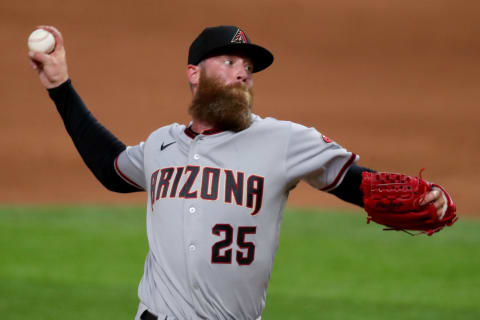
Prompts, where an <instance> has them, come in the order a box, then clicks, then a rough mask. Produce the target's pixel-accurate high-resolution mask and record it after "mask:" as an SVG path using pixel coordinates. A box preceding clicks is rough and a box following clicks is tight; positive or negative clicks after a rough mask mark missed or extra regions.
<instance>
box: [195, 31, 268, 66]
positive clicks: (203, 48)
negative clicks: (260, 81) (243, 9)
mask: <svg viewBox="0 0 480 320" xmlns="http://www.w3.org/2000/svg"><path fill="white" fill-rule="evenodd" d="M235 52H237V53H242V54H244V55H246V56H247V57H248V58H250V59H251V60H252V63H253V72H259V71H262V70H263V69H266V68H268V67H269V66H270V65H271V64H272V63H273V55H272V54H271V53H270V51H268V50H267V49H265V48H263V47H261V46H259V45H256V44H253V43H251V42H250V39H249V38H248V37H247V35H246V33H245V32H243V31H242V30H241V29H240V28H239V27H236V26H218V27H210V28H205V29H204V30H203V31H202V32H201V33H200V34H199V35H198V37H197V38H196V39H195V40H193V42H192V44H191V45H190V49H189V50H188V64H193V65H198V64H199V63H200V62H201V61H202V60H204V59H206V58H209V57H212V56H215V55H220V54H229V53H235Z"/></svg>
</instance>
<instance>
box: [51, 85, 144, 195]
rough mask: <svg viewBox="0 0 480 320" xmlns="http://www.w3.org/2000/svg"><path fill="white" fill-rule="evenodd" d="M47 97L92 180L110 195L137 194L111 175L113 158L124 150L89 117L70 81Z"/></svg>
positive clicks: (112, 172)
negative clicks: (98, 182)
mask: <svg viewBox="0 0 480 320" xmlns="http://www.w3.org/2000/svg"><path fill="white" fill-rule="evenodd" d="M48 93H49V95H50V98H51V99H52V100H53V101H54V102H55V105H56V106H57V110H58V112H59V114H60V116H61V117H62V120H63V123H64V125H65V128H66V130H67V132H68V134H69V135H70V137H71V138H72V141H73V143H74V145H75V147H76V148H77V150H78V152H79V153H80V156H81V157H82V159H83V160H84V162H85V164H86V165H87V166H88V168H89V169H90V170H91V171H92V173H93V174H94V175H95V177H96V178H97V179H98V180H99V181H100V182H101V183H102V184H103V185H104V186H105V187H106V188H107V189H109V190H111V191H116V192H134V191H140V190H139V189H137V188H135V187H133V186H131V185H130V184H128V183H126V182H125V181H124V180H122V178H121V177H119V176H118V174H117V173H116V171H115V167H114V161H115V158H116V157H117V156H118V155H119V154H120V153H121V152H122V151H123V150H125V148H126V147H125V145H124V144H123V143H122V142H121V141H120V140H118V139H117V138H116V137H115V136H114V135H113V134H112V133H111V132H110V131H108V130H107V129H106V128H104V127H103V126H102V125H101V124H100V123H99V122H98V121H97V120H96V119H95V118H94V117H93V115H92V114H91V113H90V111H89V110H88V109H87V107H86V106H85V104H84V103H83V101H82V99H81V98H80V96H79V95H78V94H77V93H76V92H75V90H74V88H73V86H72V84H71V81H70V80H68V81H66V82H65V83H63V84H62V85H60V86H58V87H56V88H53V89H49V90H48Z"/></svg>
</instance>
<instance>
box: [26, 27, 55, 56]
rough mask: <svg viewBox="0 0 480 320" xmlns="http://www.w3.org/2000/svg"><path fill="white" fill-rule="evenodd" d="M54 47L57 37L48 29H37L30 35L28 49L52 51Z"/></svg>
mask: <svg viewBox="0 0 480 320" xmlns="http://www.w3.org/2000/svg"><path fill="white" fill-rule="evenodd" d="M54 48H55V38H54V36H53V34H51V33H50V32H48V31H47V30H44V29H37V30H35V31H33V32H32V33H31V34H30V36H29V37H28V49H29V50H30V51H33V52H43V53H50V52H52V51H53V49H54Z"/></svg>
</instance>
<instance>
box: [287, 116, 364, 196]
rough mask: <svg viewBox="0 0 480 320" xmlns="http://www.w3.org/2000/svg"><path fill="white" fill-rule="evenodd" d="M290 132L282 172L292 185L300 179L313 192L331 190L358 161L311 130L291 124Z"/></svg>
mask: <svg viewBox="0 0 480 320" xmlns="http://www.w3.org/2000/svg"><path fill="white" fill-rule="evenodd" d="M290 130H291V131H290V135H289V139H288V145H287V148H286V153H287V154H286V172H287V179H288V181H289V182H290V183H292V184H293V185H295V184H296V183H298V181H299V180H304V181H305V182H307V183H308V184H310V185H311V186H312V187H314V188H316V189H319V190H322V191H329V190H332V189H334V188H336V187H337V186H338V185H339V184H340V183H341V182H342V180H343V178H344V176H345V173H346V172H347V170H348V168H349V167H350V166H351V165H352V164H354V163H356V162H357V161H358V159H359V157H358V156H357V155H356V154H354V153H352V152H349V151H347V150H346V149H345V148H343V147H341V146H340V145H338V144H337V143H335V142H333V141H331V140H330V139H329V138H328V137H326V136H324V135H322V134H321V133H320V132H318V131H317V130H315V129H314V128H307V127H305V126H302V125H299V124H296V123H292V125H291V128H290Z"/></svg>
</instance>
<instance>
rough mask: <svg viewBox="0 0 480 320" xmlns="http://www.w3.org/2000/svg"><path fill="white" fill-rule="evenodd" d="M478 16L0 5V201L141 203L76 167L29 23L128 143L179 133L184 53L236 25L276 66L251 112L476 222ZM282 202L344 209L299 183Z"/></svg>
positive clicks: (303, 6)
mask: <svg viewBox="0 0 480 320" xmlns="http://www.w3.org/2000/svg"><path fill="white" fill-rule="evenodd" d="M134 3H135V4H134ZM461 5H463V7H462V6H461ZM479 9H480V3H477V2H473V1H470V2H469V4H468V7H467V3H466V2H461V3H459V2H458V1H454V0H449V1H421V2H418V1H379V0H367V1H360V2H359V1H354V0H342V1H336V2H335V5H333V2H327V3H322V2H317V1H313V0H301V1H271V0H267V1H243V2H241V3H238V2H222V3H217V2H215V1H212V0H206V1H201V2H198V4H197V2H191V3H190V2H182V3H180V4H178V3H173V2H166V1H153V0H151V1H137V2H133V1H132V2H130V1H124V0H120V1H115V2H113V1H105V2H100V4H99V3H97V1H93V0H85V1H81V2H78V1H76V2H68V1H59V0H50V1H42V2H34V3H31V2H18V1H17V2H13V1H9V2H6V1H4V2H2V3H0V21H1V22H0V24H1V28H0V36H1V39H2V48H3V50H2V51H3V52H2V59H0V70H1V73H2V76H1V78H0V99H1V106H2V109H3V113H2V117H1V118H0V126H1V132H2V134H1V136H0V146H1V149H2V153H1V159H0V164H1V168H2V170H1V174H2V178H3V181H2V184H1V185H0V202H1V203H58V202H60V203H70V202H74V203H92V202H93V203H130V202H135V203H143V202H144V200H145V195H144V194H135V195H118V194H112V193H110V192H108V191H106V190H104V189H103V187H102V186H101V185H100V184H99V183H97V182H96V180H95V179H94V178H93V176H92V174H91V173H89V171H88V169H87V168H86V167H85V166H84V164H83V163H82V161H81V159H80V158H79V156H78V155H77V153H76V151H75V149H74V147H73V146H72V144H71V142H70V140H69V138H68V136H67V135H66V133H65V131H64V128H63V125H62V123H61V121H60V118H59V116H58V115H57V113H56V111H55V108H54V106H53V104H52V103H51V101H50V100H49V99H48V96H47V94H46V92H45V91H44V90H43V89H42V87H41V86H40V84H39V81H38V79H37V76H36V75H35V74H34V72H33V71H32V70H31V69H30V67H29V64H28V60H27V50H26V38H27V36H28V34H29V33H30V32H31V31H32V30H33V28H34V27H35V26H36V25H38V24H51V25H55V26H57V27H58V28H59V29H60V30H61V31H62V32H63V34H64V37H65V42H66V48H67V55H68V61H69V72H70V76H71V78H72V81H73V83H74V85H75V87H76V88H77V90H78V91H79V93H80V94H81V96H82V97H83V99H84V100H85V102H86V103H87V105H88V106H89V108H90V110H92V112H93V113H94V114H95V115H96V117H97V118H98V119H99V120H100V121H101V122H102V123H103V124H105V125H106V126H107V127H108V128H110V129H111V130H112V131H113V132H114V133H115V134H116V135H117V136H118V137H120V138H121V139H122V140H123V141H124V142H125V143H126V144H136V143H138V142H139V141H141V140H144V139H145V138H146V137H147V136H148V134H149V133H150V132H151V131H152V130H154V129H156V128H158V127H160V126H162V125H165V124H168V123H171V122H180V123H185V122H188V121H189V120H188V119H189V118H188V114H187V112H186V109H187V105H188V103H189V99H190V93H189V90H188V86H187V82H186V77H185V64H186V59H187V48H188V46H189V44H190V42H191V41H192V40H193V38H194V37H195V36H196V35H197V33H198V32H199V31H200V30H201V29H202V28H203V27H205V26H209V25H219V24H237V25H241V26H242V27H243V28H244V29H245V31H246V32H247V34H248V35H249V36H250V37H251V38H253V40H254V41H255V42H258V43H260V44H262V45H264V46H266V47H267V48H269V49H271V51H272V52H273V53H274V54H275V59H276V60H275V63H274V64H273V66H272V67H271V68H270V69H268V70H267V71H265V72H263V73H260V74H258V76H256V77H255V82H256V83H255V99H256V100H255V106H254V108H255V112H256V113H257V114H259V115H261V116H272V117H275V118H279V119H287V120H292V121H296V122H300V123H303V124H305V125H308V126H314V127H316V128H317V129H318V130H319V131H321V132H322V133H324V134H326V135H327V136H329V137H331V138H332V139H334V140H336V141H337V142H339V143H340V144H342V145H344V146H346V147H347V148H348V149H350V150H351V151H353V152H355V153H357V154H359V155H360V156H361V160H360V164H361V165H364V166H368V167H372V168H375V169H378V170H389V171H398V172H403V173H407V174H412V175H414V174H417V173H418V171H419V169H420V168H422V167H426V168H427V171H426V172H425V177H426V178H427V179H429V180H431V181H435V182H438V183H440V184H442V185H444V186H445V187H446V188H447V189H448V190H450V191H451V194H452V196H453V198H454V199H455V200H456V202H457V206H458V210H459V213H460V214H472V215H473V214H477V215H480V204H479V203H476V202H475V200H474V199H475V198H476V196H477V194H476V192H477V191H478V190H479V188H478V186H477V181H479V180H480V173H479V171H477V170H476V169H475V163H476V161H478V160H477V159H478V158H479V156H480V150H479V147H480V130H479V128H478V122H479V119H480V117H479V112H480V111H479V110H478V108H477V106H478V101H479V100H480V99H479V98H480V90H478V79H480V40H479V39H480V37H479V36H478V35H479V34H480V25H479V24H478V21H477V20H478V12H479ZM245 152H248V150H246V151H245ZM290 204H291V205H292V204H293V205H318V206H323V207H338V206H346V207H350V206H349V205H347V204H343V203H341V202H340V201H338V200H336V199H335V198H334V197H332V196H329V195H325V194H321V193H319V192H317V191H315V190H312V189H311V188H309V187H307V186H305V185H303V186H299V187H298V190H296V191H295V192H293V193H292V196H291V200H290ZM350 208H351V207H350Z"/></svg>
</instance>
